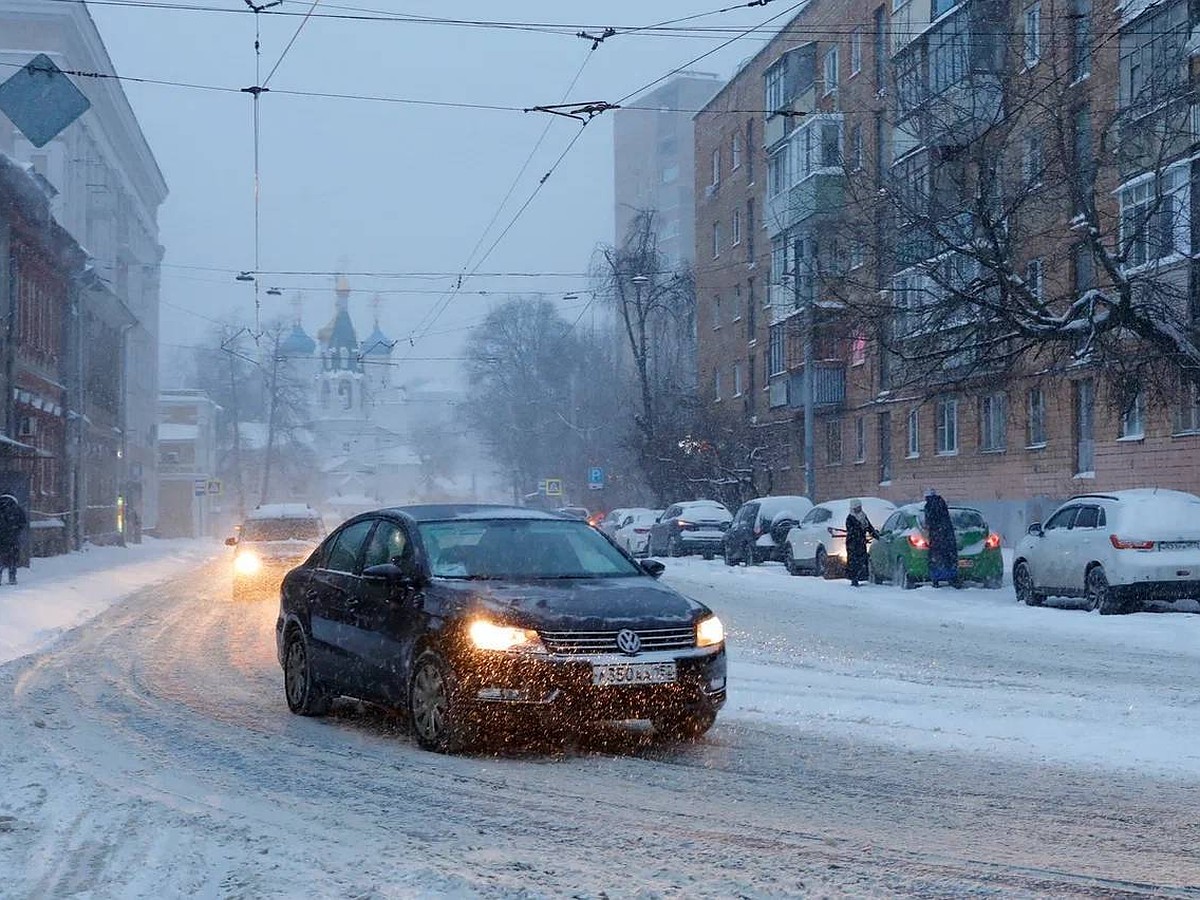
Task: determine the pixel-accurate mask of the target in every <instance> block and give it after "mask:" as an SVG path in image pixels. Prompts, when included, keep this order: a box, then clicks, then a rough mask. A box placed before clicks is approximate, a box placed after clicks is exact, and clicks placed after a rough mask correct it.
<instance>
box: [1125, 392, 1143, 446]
mask: <svg viewBox="0 0 1200 900" xmlns="http://www.w3.org/2000/svg"><path fill="white" fill-rule="evenodd" d="M1145 436H1146V397H1145V395H1144V394H1143V393H1142V392H1141V391H1138V392H1137V393H1136V394H1134V396H1133V399H1132V400H1130V401H1129V405H1128V406H1126V407H1125V410H1124V411H1123V412H1122V413H1121V439H1122V440H1130V441H1137V440H1141V439H1142V438H1144V437H1145Z"/></svg>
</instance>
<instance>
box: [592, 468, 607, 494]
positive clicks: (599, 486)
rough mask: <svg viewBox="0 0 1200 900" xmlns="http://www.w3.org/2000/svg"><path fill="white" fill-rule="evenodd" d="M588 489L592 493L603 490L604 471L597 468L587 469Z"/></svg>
mask: <svg viewBox="0 0 1200 900" xmlns="http://www.w3.org/2000/svg"><path fill="white" fill-rule="evenodd" d="M588 487H589V488H590V489H591V490H593V491H602V490H604V470H603V469H602V468H600V467H599V466H592V467H591V468H590V469H588Z"/></svg>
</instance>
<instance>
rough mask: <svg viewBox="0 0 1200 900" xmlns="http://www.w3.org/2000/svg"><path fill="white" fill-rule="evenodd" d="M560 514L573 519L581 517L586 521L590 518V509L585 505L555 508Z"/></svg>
mask: <svg viewBox="0 0 1200 900" xmlns="http://www.w3.org/2000/svg"><path fill="white" fill-rule="evenodd" d="M555 512H557V513H558V514H559V515H560V516H567V517H568V518H571V519H579V520H580V521H583V522H586V521H587V520H588V515H589V513H588V511H587V509H586V508H585V507H583V506H561V507H559V508H558V509H557V510H555Z"/></svg>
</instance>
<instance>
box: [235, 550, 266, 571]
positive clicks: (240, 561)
mask: <svg viewBox="0 0 1200 900" xmlns="http://www.w3.org/2000/svg"><path fill="white" fill-rule="evenodd" d="M261 568H262V558H261V557H260V556H259V555H258V554H257V553H255V552H254V551H253V550H243V551H242V552H241V553H239V554H238V555H237V556H235V557H234V558H233V571H235V572H237V574H239V575H255V574H257V573H258V571H259V570H260V569H261Z"/></svg>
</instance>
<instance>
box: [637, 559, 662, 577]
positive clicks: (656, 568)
mask: <svg viewBox="0 0 1200 900" xmlns="http://www.w3.org/2000/svg"><path fill="white" fill-rule="evenodd" d="M638 565H640V566H641V567H642V571H643V572H645V573H646V574H647V575H649V576H650V577H651V578H658V577H660V576H661V575H662V573H663V572H665V571H667V567H666V566H665V565H663V564H662V563H660V562H659V561H658V560H657V559H643V560H639V561H638Z"/></svg>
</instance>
